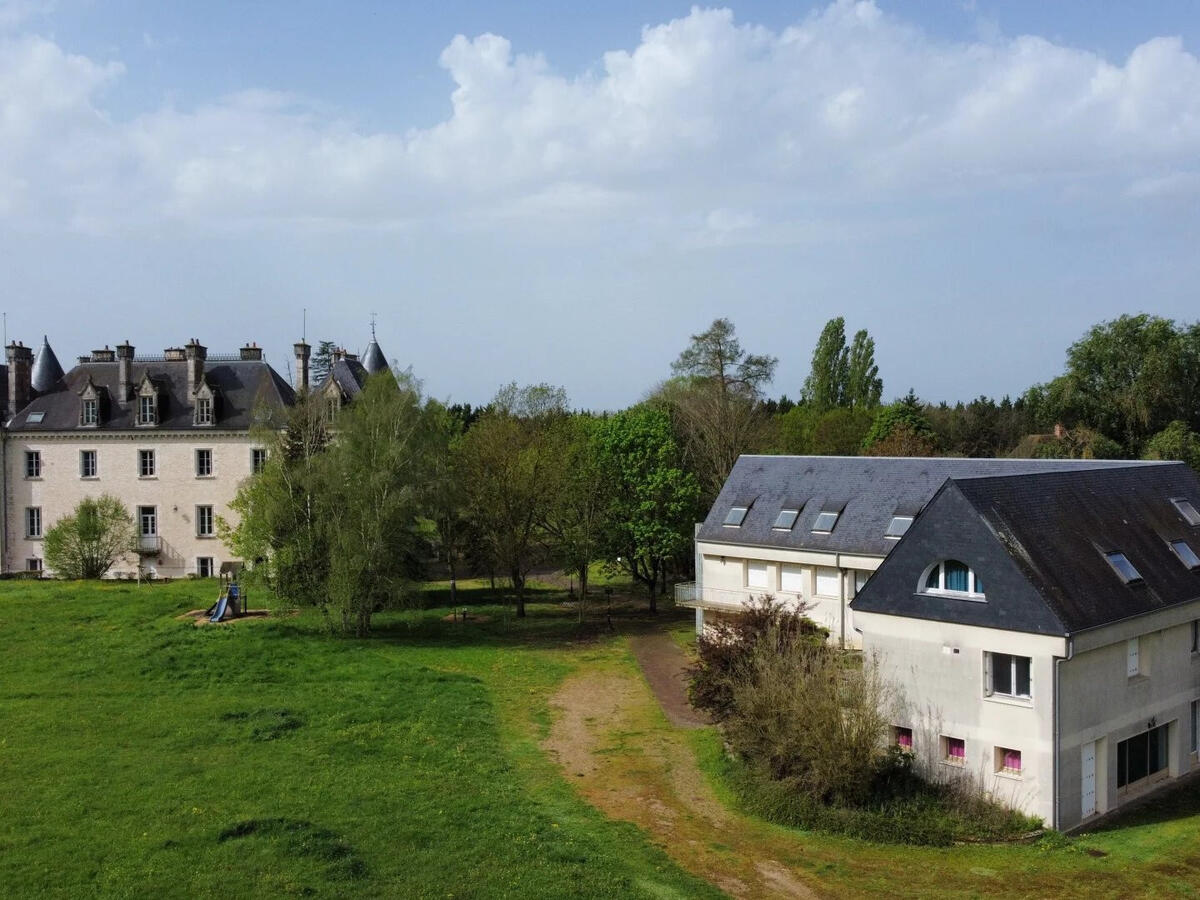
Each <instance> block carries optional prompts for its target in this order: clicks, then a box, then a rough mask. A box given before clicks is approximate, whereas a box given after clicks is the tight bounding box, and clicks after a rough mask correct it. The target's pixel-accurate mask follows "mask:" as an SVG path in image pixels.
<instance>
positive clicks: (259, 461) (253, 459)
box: [250, 447, 268, 475]
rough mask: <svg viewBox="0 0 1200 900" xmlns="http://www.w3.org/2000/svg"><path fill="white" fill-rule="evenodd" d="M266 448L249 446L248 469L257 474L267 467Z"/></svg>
mask: <svg viewBox="0 0 1200 900" xmlns="http://www.w3.org/2000/svg"><path fill="white" fill-rule="evenodd" d="M267 458H268V457H267V448H266V447H252V448H250V471H251V473H252V474H254V475H257V474H258V473H259V472H261V471H262V470H263V469H265V468H266V467H267Z"/></svg>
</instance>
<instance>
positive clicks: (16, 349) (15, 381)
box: [6, 341, 33, 415]
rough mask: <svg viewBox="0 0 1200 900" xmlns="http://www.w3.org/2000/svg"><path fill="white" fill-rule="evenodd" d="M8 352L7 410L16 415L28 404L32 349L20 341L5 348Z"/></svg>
mask: <svg viewBox="0 0 1200 900" xmlns="http://www.w3.org/2000/svg"><path fill="white" fill-rule="evenodd" d="M6 350H7V354H8V412H9V415H16V414H17V413H18V412H20V411H21V410H23V409H24V408H25V407H26V406H28V405H29V388H30V382H31V380H32V378H33V351H32V350H31V349H29V348H28V347H26V346H24V345H23V344H22V343H21V342H20V341H13V342H12V343H11V344H9V345H8V347H7V348H6Z"/></svg>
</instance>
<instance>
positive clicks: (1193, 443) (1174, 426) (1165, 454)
mask: <svg viewBox="0 0 1200 900" xmlns="http://www.w3.org/2000/svg"><path fill="white" fill-rule="evenodd" d="M1142 459H1178V460H1182V461H1183V462H1185V463H1187V464H1188V465H1189V466H1191V467H1192V468H1193V469H1195V470H1196V471H1198V472H1200V434H1196V432H1194V431H1192V429H1190V428H1188V426H1187V423H1186V422H1181V421H1179V420H1178V419H1176V420H1175V421H1174V422H1172V423H1171V424H1170V425H1168V426H1167V427H1166V428H1164V429H1163V430H1162V431H1160V432H1159V433H1158V434H1156V435H1154V437H1152V438H1150V440H1149V441H1147V442H1146V452H1145V453H1143V454H1142Z"/></svg>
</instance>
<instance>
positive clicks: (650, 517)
mask: <svg viewBox="0 0 1200 900" xmlns="http://www.w3.org/2000/svg"><path fill="white" fill-rule="evenodd" d="M599 441H600V446H601V448H602V452H603V454H604V466H605V471H606V473H607V482H608V493H609V497H610V499H611V504H612V505H611V507H610V512H609V517H608V523H609V527H608V531H607V534H606V536H605V546H606V548H607V555H608V558H609V559H610V560H612V561H613V562H615V563H617V564H618V565H619V566H620V567H621V568H622V569H623V570H624V571H626V572H628V573H629V574H630V575H631V576H632V577H633V578H634V579H635V580H637V581H640V582H641V583H642V584H644V585H645V586H646V590H647V592H648V594H649V598H650V611H651V612H657V610H658V603H657V594H658V584H659V581H660V580H661V579H662V578H663V577H664V575H665V571H666V566H667V563H668V561H669V560H670V559H672V558H673V557H676V556H678V555H680V554H682V553H685V552H687V551H688V550H689V549H690V548H691V546H692V529H693V522H695V520H696V516H697V515H698V513H699V500H700V485H699V483H698V482H697V480H696V478H695V476H694V475H692V474H691V473H690V472H687V471H685V469H684V468H683V460H682V454H681V452H680V449H679V445H678V444H677V443H676V441H675V435H674V433H673V432H672V430H671V422H670V419H669V417H668V416H667V415H666V414H665V413H664V412H663V411H662V410H658V409H653V408H650V407H646V406H642V407H634V408H632V409H627V410H625V411H624V412H620V413H617V414H616V415H615V416H613V417H612V418H610V419H607V420H606V421H605V422H604V423H603V425H602V426H601V428H600V434H599Z"/></svg>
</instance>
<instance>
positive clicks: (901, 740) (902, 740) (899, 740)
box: [896, 725, 913, 753]
mask: <svg viewBox="0 0 1200 900" xmlns="http://www.w3.org/2000/svg"><path fill="white" fill-rule="evenodd" d="M896 744H897V745H898V746H899V747H900V749H901V750H904V751H906V752H908V753H912V748H913V737H912V729H911V728H901V727H900V726H899V725H897V726H896Z"/></svg>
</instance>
